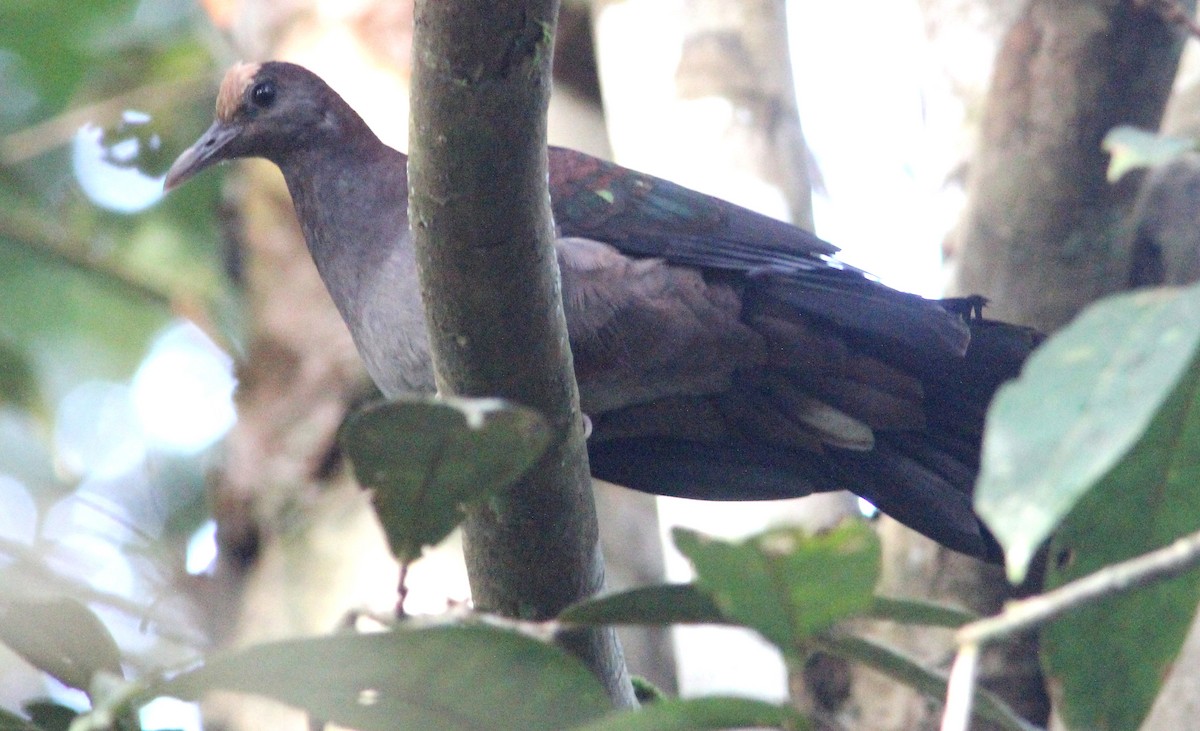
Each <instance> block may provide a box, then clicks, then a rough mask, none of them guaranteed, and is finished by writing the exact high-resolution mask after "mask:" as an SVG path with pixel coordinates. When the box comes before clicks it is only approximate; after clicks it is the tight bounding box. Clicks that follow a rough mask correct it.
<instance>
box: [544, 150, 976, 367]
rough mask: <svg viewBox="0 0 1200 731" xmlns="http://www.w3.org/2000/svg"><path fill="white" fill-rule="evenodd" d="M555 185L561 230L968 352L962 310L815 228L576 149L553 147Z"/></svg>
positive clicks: (808, 308)
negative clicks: (872, 270) (901, 285)
mask: <svg viewBox="0 0 1200 731" xmlns="http://www.w3.org/2000/svg"><path fill="white" fill-rule="evenodd" d="M549 171H550V195H551V201H552V205H553V209H554V218H555V223H556V225H557V226H558V229H559V233H560V234H561V235H562V236H564V237H581V238H587V239H592V240H596V241H604V242H607V243H609V244H612V245H613V246H615V247H617V249H619V250H620V251H621V252H622V253H624V254H626V255H629V256H641V257H655V258H661V259H663V260H665V261H667V262H669V263H671V264H677V265H684V266H693V267H698V268H702V269H718V270H724V271H727V272H736V273H738V274H740V275H742V276H744V277H746V278H748V279H749V280H751V281H753V282H754V283H756V284H757V285H758V287H757V288H758V289H759V290H760V291H762V292H763V293H765V294H767V295H769V296H771V297H772V298H774V299H777V300H779V301H782V302H785V303H787V304H789V305H791V306H793V307H796V308H797V309H799V310H801V311H803V312H806V313H808V314H810V315H817V316H819V317H823V318H826V319H828V320H830V321H831V322H834V323H836V324H837V325H840V326H842V327H846V328H850V329H852V330H857V331H861V332H863V333H866V334H868V335H872V336H879V337H882V338H885V339H888V340H892V341H895V342H897V343H900V344H903V345H904V346H907V347H911V348H913V349H914V350H917V351H925V352H928V353H931V354H936V353H947V354H954V355H961V354H962V353H963V352H964V351H965V349H966V345H967V341H968V340H969V334H968V331H967V328H966V327H965V326H964V324H963V322H962V318H960V317H958V316H957V315H955V314H953V313H950V312H947V311H946V310H945V308H943V307H942V306H941V305H940V304H939V303H938V302H937V301H936V300H927V299H925V298H923V297H918V296H916V295H913V294H908V293H904V292H898V291H896V290H893V289H891V288H889V287H887V286H885V285H883V284H881V283H880V282H879V281H877V280H876V279H874V278H872V277H871V276H869V275H868V274H866V273H864V272H863V271H861V270H859V269H856V268H854V267H851V266H849V265H846V264H843V263H842V262H840V261H838V260H837V259H836V258H835V256H834V255H835V254H836V253H837V247H835V246H833V245H832V244H829V243H827V242H825V241H823V240H821V239H820V238H818V237H816V236H815V235H813V234H811V233H809V232H807V231H805V230H803V229H800V228H797V227H795V226H791V225H789V224H786V223H783V222H781V221H777V220H775V219H773V218H770V217H769V216H764V215H762V214H759V213H755V212H753V211H751V210H748V209H746V208H742V207H740V206H736V205H734V204H732V203H729V202H727V201H723V200H721V199H719V198H715V197H713V196H709V195H705V194H703V193H700V192H697V191H694V190H690V189H688V188H685V187H683V186H681V185H677V184H675V183H672V182H670V181H667V180H663V179H661V178H656V177H654V176H651V175H646V174H644V173H639V172H635V171H633V170H629V169H627V168H623V167H620V166H619V165H615V164H613V163H609V162H605V161H603V160H600V159H598V158H595V157H592V156H590V155H586V154H584V153H581V152H577V151H575V150H568V149H564V148H557V147H551V148H550V151H549Z"/></svg>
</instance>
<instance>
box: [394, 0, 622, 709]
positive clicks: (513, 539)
mask: <svg viewBox="0 0 1200 731" xmlns="http://www.w3.org/2000/svg"><path fill="white" fill-rule="evenodd" d="M557 10H558V3H557V0H524V1H520V2H518V1H514V2H506V3H496V2H493V1H492V0H424V1H423V2H418V3H417V6H416V15H415V24H416V27H415V30H414V38H413V67H414V68H413V89H412V109H413V114H412V122H411V132H410V139H411V154H410V158H409V172H410V179H409V180H410V183H409V185H410V189H411V199H410V207H411V208H410V216H411V220H412V226H413V232H414V237H415V245H416V250H417V261H418V267H419V270H420V274H421V290H422V296H423V298H424V301H425V307H426V314H427V318H428V325H429V330H430V336H431V339H430V344H431V349H432V351H433V360H434V367H435V372H436V376H437V383H438V388H439V390H440V391H441V392H443V393H452V394H457V395H463V396H501V397H504V398H509V399H512V400H514V401H517V402H519V403H522V404H525V405H527V406H530V407H532V408H535V409H538V410H539V411H541V412H542V413H543V414H544V415H545V416H546V417H547V419H548V420H549V421H550V423H551V425H552V426H553V427H554V430H555V433H556V434H557V435H558V438H557V440H556V441H555V442H554V443H553V444H552V445H551V447H550V449H549V451H548V453H547V455H546V457H545V458H544V459H543V460H542V462H541V464H540V465H539V467H538V468H536V469H535V470H533V472H532V473H531V474H530V475H529V476H528V477H527V478H525V479H524V480H523V481H522V482H521V483H519V484H517V485H516V486H514V487H513V488H512V489H511V490H510V491H509V492H507V493H506V494H505V495H503V496H502V497H499V498H497V499H494V500H492V501H490V502H489V503H488V504H486V505H484V506H481V507H478V508H476V509H474V510H472V511H471V512H470V514H469V515H468V517H467V522H466V526H465V544H466V558H467V570H468V575H469V577H470V581H471V590H472V594H473V596H474V600H475V603H476V606H478V607H479V608H481V609H486V610H489V611H493V612H498V613H500V614H503V615H507V616H512V617H522V618H530V619H542V618H548V617H552V616H554V615H556V614H557V613H558V612H559V611H560V610H561V609H562V608H564V607H565V606H567V605H568V604H570V603H572V602H574V601H577V600H579V599H582V598H584V597H587V596H590V595H592V594H594V593H595V592H596V591H597V590H599V589H600V587H601V585H602V584H603V576H604V566H603V560H602V558H601V556H600V552H599V548H598V543H597V526H596V509H595V504H594V502H593V499H592V493H591V477H590V474H589V471H588V463H587V452H586V448H585V447H586V445H585V440H584V432H583V421H582V415H581V413H580V410H579V394H578V388H577V386H576V383H575V377H574V372H573V366H572V360H571V351H570V347H569V344H568V341H567V329H566V320H565V317H564V315H563V309H562V301H561V294H560V285H559V275H558V265H557V259H556V257H555V253H554V231H553V225H552V221H551V215H550V205H549V203H550V198H549V194H548V191H547V187H546V121H545V119H546V117H545V115H546V106H547V102H548V99H549V93H550V60H551V52H552V50H553V31H554V24H555V20H556V15H557ZM401 193H402V191H397V195H400V194H401ZM563 643H564V644H565V645H566V646H567V647H568V649H570V650H571V651H573V652H574V653H575V654H576V655H578V656H579V657H580V658H582V659H583V660H584V662H585V663H587V664H588V665H589V667H591V669H592V670H593V671H594V672H596V673H597V674H598V675H599V676H600V677H601V679H602V680H603V681H604V682H605V684H606V686H607V687H608V690H609V693H610V695H611V696H612V697H613V699H614V700H615V701H617V702H619V703H624V704H629V703H632V690H631V688H630V685H629V679H628V675H627V671H626V670H625V665H624V661H623V660H622V658H621V652H620V647H619V645H618V644H617V643H616V639H615V635H614V634H613V633H612V632H611V630H589V631H586V632H581V633H577V634H573V635H571V636H568V637H564V638H563Z"/></svg>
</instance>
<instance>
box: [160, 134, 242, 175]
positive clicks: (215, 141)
mask: <svg viewBox="0 0 1200 731" xmlns="http://www.w3.org/2000/svg"><path fill="white" fill-rule="evenodd" d="M241 132H242V127H241V125H240V124H236V123H233V122H222V121H221V120H219V119H218V120H217V121H215V122H213V123H212V126H211V127H209V128H208V131H206V132H205V133H204V134H202V135H200V139H198V140H196V143H195V144H193V145H192V146H191V147H189V148H187V149H186V150H184V151H183V154H181V155H180V156H179V157H178V158H177V159H176V160H175V162H174V163H173V164H172V165H171V169H170V170H168V171H167V177H166V178H165V179H164V180H163V190H171V189H172V188H175V187H176V186H178V185H180V184H182V183H184V182H186V181H188V180H189V179H191V177H192V176H193V175H195V174H196V173H198V172H200V171H201V170H203V169H205V168H207V167H209V166H210V165H215V164H216V163H218V162H221V161H222V160H225V159H228V157H229V155H227V154H226V153H224V152H222V150H224V148H225V147H226V146H227V145H228V144H229V143H230V142H232V141H233V140H234V139H235V138H237V136H238V135H239V134H241Z"/></svg>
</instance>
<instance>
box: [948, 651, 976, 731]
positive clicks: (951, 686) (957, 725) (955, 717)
mask: <svg viewBox="0 0 1200 731" xmlns="http://www.w3.org/2000/svg"><path fill="white" fill-rule="evenodd" d="M978 669H979V645H963V646H962V647H961V648H959V650H958V655H957V656H956V657H955V658H954V665H953V666H951V668H950V679H949V681H948V682H947V683H946V710H945V712H944V713H943V714H942V731H967V728H968V724H969V723H970V722H971V705H972V702H973V701H974V700H975V671H976V670H978Z"/></svg>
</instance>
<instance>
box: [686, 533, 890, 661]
mask: <svg viewBox="0 0 1200 731" xmlns="http://www.w3.org/2000/svg"><path fill="white" fill-rule="evenodd" d="M672 535H673V536H674V538H675V545H676V546H677V547H678V548H679V550H680V551H681V552H682V553H683V555H685V556H687V558H688V559H689V560H691V562H692V565H693V566H695V568H696V575H697V577H696V583H697V585H698V586H699V587H700V588H701V589H702V590H704V591H705V592H707V593H708V594H710V595H711V596H712V598H713V601H714V602H715V603H716V605H717V607H718V608H719V609H720V611H721V614H722V615H724V616H726V617H729V618H730V619H732V620H734V621H736V622H738V623H739V624H743V625H745V626H747V627H750V628H751V629H754V630H756V631H758V632H759V633H760V634H762V635H763V636H764V637H765V638H767V640H769V641H770V642H772V643H774V644H775V645H776V646H777V647H779V649H780V650H781V651H783V653H784V654H785V655H788V656H795V655H796V654H797V653H802V652H803V650H802V648H801V643H802V642H803V641H804V640H805V639H806V638H808V637H809V636H811V635H812V634H813V633H815V632H818V631H820V630H822V629H825V628H827V627H829V626H830V625H832V624H833V623H834V622H836V621H838V620H839V619H844V618H846V617H851V616H854V615H857V614H861V613H862V612H863V611H865V610H866V609H867V608H869V607H870V606H871V602H872V600H873V597H872V594H871V592H872V590H873V589H874V587H875V583H876V581H877V580H878V577H879V564H880V552H879V538H878V537H877V536H876V535H875V532H874V531H873V530H871V528H870V526H868V525H866V524H865V523H863V522H861V521H846V522H844V523H842V524H841V525H839V526H838V527H836V528H834V529H833V530H830V531H828V532H825V533H821V534H818V535H808V534H806V533H805V532H804V531H802V530H799V529H796V528H775V529H772V530H768V531H766V532H764V533H761V534H759V535H756V536H752V537H750V538H748V539H746V540H745V541H741V542H736V543H729V542H725V541H719V540H716V539H713V538H708V537H705V536H702V535H700V534H699V533H695V532H692V531H689V530H685V529H682V528H676V529H675V530H674V531H673V533H672Z"/></svg>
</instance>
